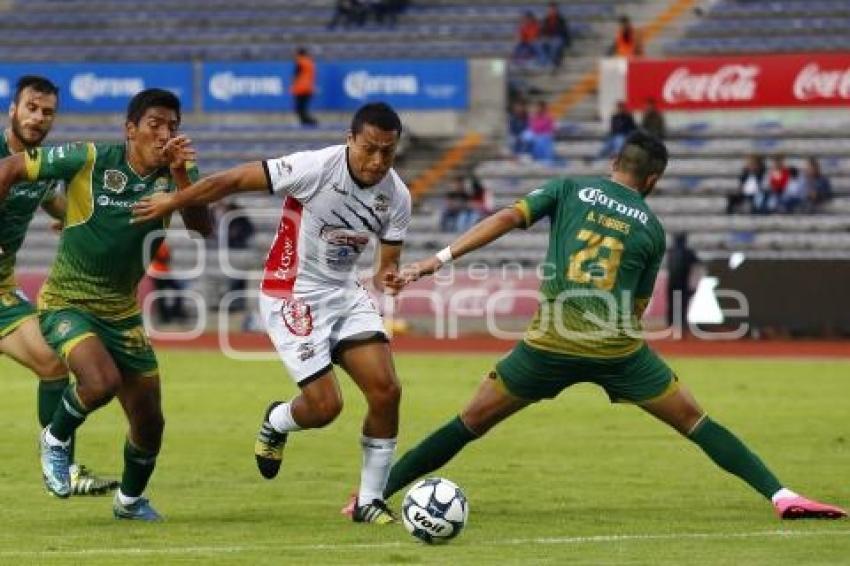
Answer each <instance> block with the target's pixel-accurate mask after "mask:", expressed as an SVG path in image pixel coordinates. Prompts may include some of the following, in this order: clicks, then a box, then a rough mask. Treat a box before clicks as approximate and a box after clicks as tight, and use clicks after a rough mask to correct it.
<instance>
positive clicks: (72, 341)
mask: <svg viewBox="0 0 850 566" xmlns="http://www.w3.org/2000/svg"><path fill="white" fill-rule="evenodd" d="M39 318H40V320H41V333H42V334H44V338H45V339H46V340H47V343H48V344H50V347H51V348H53V349H54V350H56V352H57V353H59V355H60V356H62V358H63V359H66V360H67V358H68V354H69V353H70V352H71V350H73V349H74V346H76V345H77V344H79V343H80V342H82V341H83V340H85V339H86V338H88V337H89V336H97V337H98V338H100V340H101V342H103V345H104V346H105V347H106V350H107V351H108V352H109V353H110V355H112V359H113V360H114V361H115V365H116V366H118V369H119V370H120V371H121V373H125V374H134V375H142V376H147V375H155V374H157V373H159V366H158V364H157V361H156V355H155V354H154V352H153V348H152V347H151V343H150V340H149V339H148V335H147V333H146V332H145V327H144V325H143V324H142V317H141V316H140V315H134V316H129V317H127V318H123V319H121V320H104V319H102V318H98V317H96V316H94V315H92V314H90V313H87V312H85V311H82V310H78V309H58V310H47V311H42V312H41V313H39Z"/></svg>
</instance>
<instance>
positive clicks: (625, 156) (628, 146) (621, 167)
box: [615, 130, 669, 182]
mask: <svg viewBox="0 0 850 566" xmlns="http://www.w3.org/2000/svg"><path fill="white" fill-rule="evenodd" d="M668 157H669V156H668V153H667V148H666V147H665V146H664V143H663V142H661V140H659V139H658V138H656V137H655V136H653V135H652V134H650V133H649V132H647V131H645V130H636V131H634V132H632V133H631V134H629V136H628V137H627V138H626V141H625V142H623V148H622V149H621V150H620V153H618V154H617V159H616V161H615V164H616V165H615V166H616V168H617V170H618V171H622V172H624V173H629V174H631V175H633V176H634V177H635V178H636V180H638V181H641V182H643V181H645V180H646V178H647V177H649V176H650V175H661V174H662V173H664V169H665V168H666V167H667V160H668Z"/></svg>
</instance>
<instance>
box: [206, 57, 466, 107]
mask: <svg viewBox="0 0 850 566" xmlns="http://www.w3.org/2000/svg"><path fill="white" fill-rule="evenodd" d="M293 74H294V66H293V64H292V63H291V62H289V61H285V62H274V61H265V62H250V63H238V62H233V63H227V62H211V63H205V64H204V66H203V84H204V96H203V108H204V110H206V111H212V112H228V111H254V112H256V111H278V112H281V111H291V110H292V106H293V105H292V96H291V94H290V87H291V85H292V78H293ZM468 80H469V79H468V71H467V62H466V60H463V59H434V60H397V61H339V62H325V61H319V62H317V64H316V94H315V95H314V97H313V100H312V103H311V105H310V108H311V109H312V110H329V111H347V110H353V109H356V108H357V107H359V106H361V105H362V104H365V103H367V102H372V101H376V100H381V101H384V102H387V103H388V104H390V105H392V106H393V107H394V108H397V109H399V110H446V109H448V110H464V109H466V108H467V101H468V93H469V85H468Z"/></svg>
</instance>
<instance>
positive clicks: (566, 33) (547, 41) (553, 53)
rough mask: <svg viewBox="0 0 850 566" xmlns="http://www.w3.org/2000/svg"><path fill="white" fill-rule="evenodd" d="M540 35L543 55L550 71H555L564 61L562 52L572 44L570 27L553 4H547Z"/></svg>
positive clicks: (556, 5)
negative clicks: (550, 68)
mask: <svg viewBox="0 0 850 566" xmlns="http://www.w3.org/2000/svg"><path fill="white" fill-rule="evenodd" d="M540 35H541V46H542V48H543V55H544V57H546V60H547V62H548V63H549V64H550V65H551V66H552V71H557V70H558V69H560V68H561V64H562V63H563V61H564V51H565V50H566V49H568V48H569V47H570V45H571V44H572V37H571V36H570V26H569V24H567V20H566V18H564V15H563V14H561V11H560V10H559V9H558V4H556V3H555V2H550V3H549V8H548V10H547V11H546V15H545V16H544V17H543V25H542V26H541V28H540Z"/></svg>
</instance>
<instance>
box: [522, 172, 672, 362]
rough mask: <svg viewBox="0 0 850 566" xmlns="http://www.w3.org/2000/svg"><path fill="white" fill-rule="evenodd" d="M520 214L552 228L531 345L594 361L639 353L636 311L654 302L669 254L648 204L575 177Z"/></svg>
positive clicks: (539, 194) (548, 189) (551, 186)
mask: <svg viewBox="0 0 850 566" xmlns="http://www.w3.org/2000/svg"><path fill="white" fill-rule="evenodd" d="M515 207H516V208H517V209H518V210H519V211H520V212H521V213H522V214H523V216H524V217H525V224H526V227H528V226H531V225H532V224H534V223H535V222H537V221H538V220H540V219H541V218H543V217H548V218H549V221H550V223H551V226H550V230H549V249H548V251H547V253H546V264H545V266H544V270H543V272H544V281H543V282H542V284H541V286H540V293H541V296H542V301H541V305H540V308H539V309H538V311H537V314H536V315H535V317H534V319H533V320H532V322H531V325H530V326H529V328H528V331H527V333H526V336H525V342H526V343H528V344H529V345H531V346H533V347H535V348H538V349H541V350H547V351H551V352H557V353H562V354H567V355H574V356H584V357H594V358H615V357H621V356H626V355H629V354H631V353H633V352H635V351H636V350H637V349H638V348H640V346H641V345H642V344H643V340H642V339H641V338H640V337H639V335H638V332H637V331H639V330H640V321H639V320H637V317H636V316H635V312H634V305H635V303H638V304H641V303H643V304H645V303H646V302H648V300H649V298H650V297H651V296H652V289H653V287H654V285H655V277H656V275H657V274H658V269H659V267H660V265H661V261H662V259H663V257H664V251H665V247H666V243H665V236H664V228H663V227H662V226H661V224H660V222H659V221H658V219H657V218H656V216H655V215H654V214H653V213H652V211H651V210H650V209H649V207H648V206H647V205H646V203H645V202H644V200H643V197H642V196H641V195H640V194H639V193H638V192H637V191H634V190H632V189H630V188H628V187H626V186H624V185H620V184H619V183H616V182H614V181H611V180H607V179H602V178H599V177H573V178H567V179H559V180H555V181H551V182H549V183H547V184H545V185H543V186H542V187H540V188H539V189H537V190H535V191H532V192H531V193H529V194H528V195H527V196H525V197H524V198H522V199H520V200H519V201H518V202H517V203H516V204H515Z"/></svg>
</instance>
